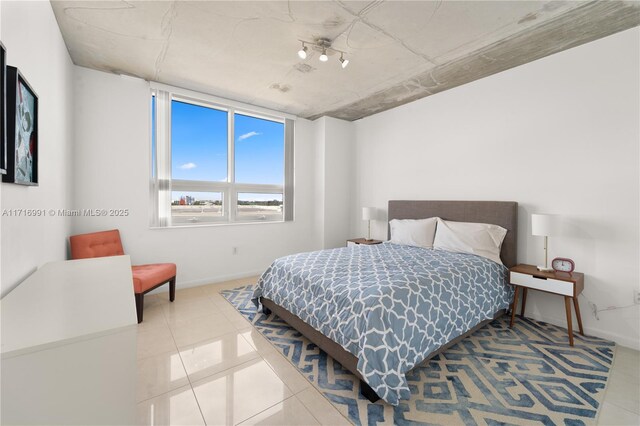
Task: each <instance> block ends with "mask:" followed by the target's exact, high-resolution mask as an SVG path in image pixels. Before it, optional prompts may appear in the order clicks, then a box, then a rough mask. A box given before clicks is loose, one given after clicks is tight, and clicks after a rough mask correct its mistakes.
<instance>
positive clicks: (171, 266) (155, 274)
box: [131, 263, 176, 293]
mask: <svg viewBox="0 0 640 426" xmlns="http://www.w3.org/2000/svg"><path fill="white" fill-rule="evenodd" d="M131 271H132V272H133V289H134V291H135V292H136V293H144V292H145V291H147V290H149V289H150V288H153V287H155V286H157V285H158V284H164V283H166V282H167V281H169V280H170V279H171V278H173V277H175V276H176V264H175V263H154V264H151V265H136V266H132V267H131Z"/></svg>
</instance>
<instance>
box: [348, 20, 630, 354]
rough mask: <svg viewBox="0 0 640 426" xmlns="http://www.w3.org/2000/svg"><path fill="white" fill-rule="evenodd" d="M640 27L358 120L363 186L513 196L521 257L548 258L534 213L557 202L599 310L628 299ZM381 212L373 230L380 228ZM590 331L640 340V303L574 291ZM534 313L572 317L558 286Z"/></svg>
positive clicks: (364, 201)
mask: <svg viewBox="0 0 640 426" xmlns="http://www.w3.org/2000/svg"><path fill="white" fill-rule="evenodd" d="M639 52H640V30H639V29H638V28H635V29H631V30H627V31H624V32H622V33H618V34H615V35H612V36H609V37H606V38H604V39H600V40H598V41H595V42H592V43H588V44H585V45H582V46H580V47H577V48H573V49H570V50H567V51H564V52H562V53H558V54H555V55H552V56H550V57H547V58H544V59H540V60H538V61H535V62H532V63H529V64H526V65H523V66H520V67H517V68H514V69H511V70H508V71H505V72H502V73H500V74H497V75H494V76H491V77H488V78H485V79H482V80H479V81H476V82H473V83H470V84H467V85H464V86H461V87H458V88H456V89H453V90H449V91H446V92H443V93H440V94H437V95H434V96H431V97H428V98H425V99H422V100H419V101H416V102H413V103H411V104H407V105H405V106H402V107H399V108H395V109H393V110H390V111H386V112H383V113H380V114H377V115H374V116H371V117H368V118H365V119H363V120H360V121H358V122H356V134H357V155H356V158H357V165H358V166H357V167H358V174H357V177H356V180H355V181H354V182H355V185H356V189H357V191H356V197H354V200H353V202H352V209H353V210H352V222H351V230H352V232H351V233H352V235H358V234H360V235H361V234H362V232H363V230H364V224H363V223H362V221H360V220H359V215H358V214H356V213H357V211H358V209H359V207H361V206H363V205H372V206H377V207H379V208H380V209H383V210H385V211H386V206H387V202H388V200H391V199H450V200H455V199H461V200H512V201H517V202H518V203H520V209H519V224H520V225H519V228H518V233H519V244H518V258H519V261H520V262H525V263H532V264H539V263H541V262H542V253H543V252H542V243H543V242H542V239H541V238H540V237H531V236H530V234H531V225H530V214H531V213H556V214H559V215H562V217H563V218H564V220H565V221H566V222H567V231H566V235H565V236H561V237H556V238H551V239H550V252H549V255H550V258H553V257H555V256H566V257H570V258H572V259H574V260H575V262H576V269H577V270H579V271H582V272H584V273H585V274H586V286H585V291H584V294H585V295H586V296H587V297H588V298H589V299H590V300H591V301H594V302H595V303H596V304H597V305H598V307H599V308H606V307H608V306H627V305H630V304H632V303H633V300H632V296H633V289H636V288H638V286H639V271H638V267H639V264H638V260H639V258H640V250H639V227H638V221H639V218H640V201H639V193H640V187H639V177H640V173H639V155H640V150H639V141H640V133H639V129H640V105H639V104H640V99H639V94H640V88H639V84H638V75H640V64H639V60H640V58H639ZM386 232H387V227H386V223H385V222H384V221H379V222H377V223H376V226H375V233H374V236H375V237H376V238H381V239H386ZM580 306H581V310H582V317H583V321H584V325H585V327H586V329H587V331H588V332H589V333H592V334H594V335H600V336H604V337H608V338H611V339H615V340H616V341H618V342H619V343H621V344H623V345H626V346H632V347H635V348H640V343H639V340H640V338H639V334H640V329H639V326H640V316H639V314H638V312H639V309H638V308H639V306H638V305H636V306H631V307H628V308H626V309H621V310H614V311H608V312H601V313H600V314H599V315H600V320H599V321H597V320H596V319H595V318H594V317H593V315H592V314H591V312H590V309H589V306H588V304H587V301H586V299H584V298H582V297H581V298H580ZM527 314H528V315H531V316H533V317H535V318H538V319H543V320H546V321H549V322H552V323H555V324H559V325H565V324H566V321H565V318H564V306H563V301H562V299H561V298H560V297H554V296H552V295H548V294H544V293H539V292H533V293H530V296H529V301H528V303H527Z"/></svg>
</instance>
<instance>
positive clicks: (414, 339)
mask: <svg viewBox="0 0 640 426" xmlns="http://www.w3.org/2000/svg"><path fill="white" fill-rule="evenodd" d="M512 295H513V291H512V289H511V286H509V285H507V268H505V267H504V266H503V265H499V264H497V263H495V262H493V261H491V260H488V259H485V258H483V257H479V256H476V255H471V254H463V253H451V252H447V251H443V250H434V249H424V248H419V247H410V246H405V245H397V244H390V243H383V244H378V245H358V246H352V247H344V248H337V249H331V250H321V251H316V252H311V253H300V254H295V255H291V256H286V257H282V258H280V259H277V260H276V261H275V262H273V264H272V265H271V266H270V267H269V269H267V270H266V271H265V272H264V274H262V276H261V277H260V279H259V281H258V283H257V285H256V288H255V290H254V294H253V296H254V298H256V299H257V298H259V297H260V296H264V297H266V298H268V299H271V300H273V301H274V302H275V303H276V304H278V305H280V306H282V307H284V308H286V309H287V310H288V311H289V312H291V313H293V314H295V315H297V316H298V317H299V318H301V319H302V320H304V321H305V322H306V323H307V324H309V325H311V326H312V327H313V328H315V329H316V330H318V331H320V332H322V333H323V334H324V335H326V336H327V337H329V338H330V339H332V340H333V341H334V342H337V343H338V344H340V345H341V346H342V347H343V348H344V349H346V350H347V351H349V352H351V353H352V354H353V355H355V356H356V357H357V358H358V371H359V372H360V373H361V374H362V376H363V377H364V379H365V381H366V382H367V383H368V384H369V386H371V387H372V388H373V390H375V392H376V393H377V394H378V395H379V396H380V397H381V398H382V399H384V400H385V401H387V402H388V403H390V404H392V405H397V404H398V401H399V399H407V398H409V396H410V392H409V387H408V385H407V380H406V378H405V373H406V372H407V371H409V370H411V369H412V368H413V367H414V366H415V365H416V364H418V363H420V362H421V361H422V360H423V359H424V358H425V357H426V356H427V355H428V354H429V353H431V352H433V351H434V350H436V349H437V348H439V347H440V346H441V345H443V344H445V343H447V342H449V341H451V340H452V339H454V338H455V337H457V336H459V335H461V334H464V333H466V332H467V331H469V330H470V329H471V328H473V327H474V326H476V325H477V324H479V323H480V322H481V321H483V320H486V319H489V318H492V316H493V314H494V313H495V312H496V311H498V310H500V309H505V308H508V307H509V304H510V302H511V300H512Z"/></svg>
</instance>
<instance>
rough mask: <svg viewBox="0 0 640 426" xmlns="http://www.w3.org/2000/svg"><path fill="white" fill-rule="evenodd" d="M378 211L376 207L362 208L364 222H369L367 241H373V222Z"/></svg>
mask: <svg viewBox="0 0 640 426" xmlns="http://www.w3.org/2000/svg"><path fill="white" fill-rule="evenodd" d="M375 212H376V209H375V207H363V208H362V220H366V221H368V222H369V226H368V230H367V238H366V240H367V241H371V221H372V220H373V219H374V216H375Z"/></svg>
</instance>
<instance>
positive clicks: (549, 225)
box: [531, 214, 553, 272]
mask: <svg viewBox="0 0 640 426" xmlns="http://www.w3.org/2000/svg"><path fill="white" fill-rule="evenodd" d="M552 234H553V215H550V214H532V215H531V235H535V236H539V237H544V266H538V270H539V271H542V272H550V271H553V268H549V263H548V262H549V261H548V245H547V243H548V242H547V239H548V237H549V236H551V235H552Z"/></svg>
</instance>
